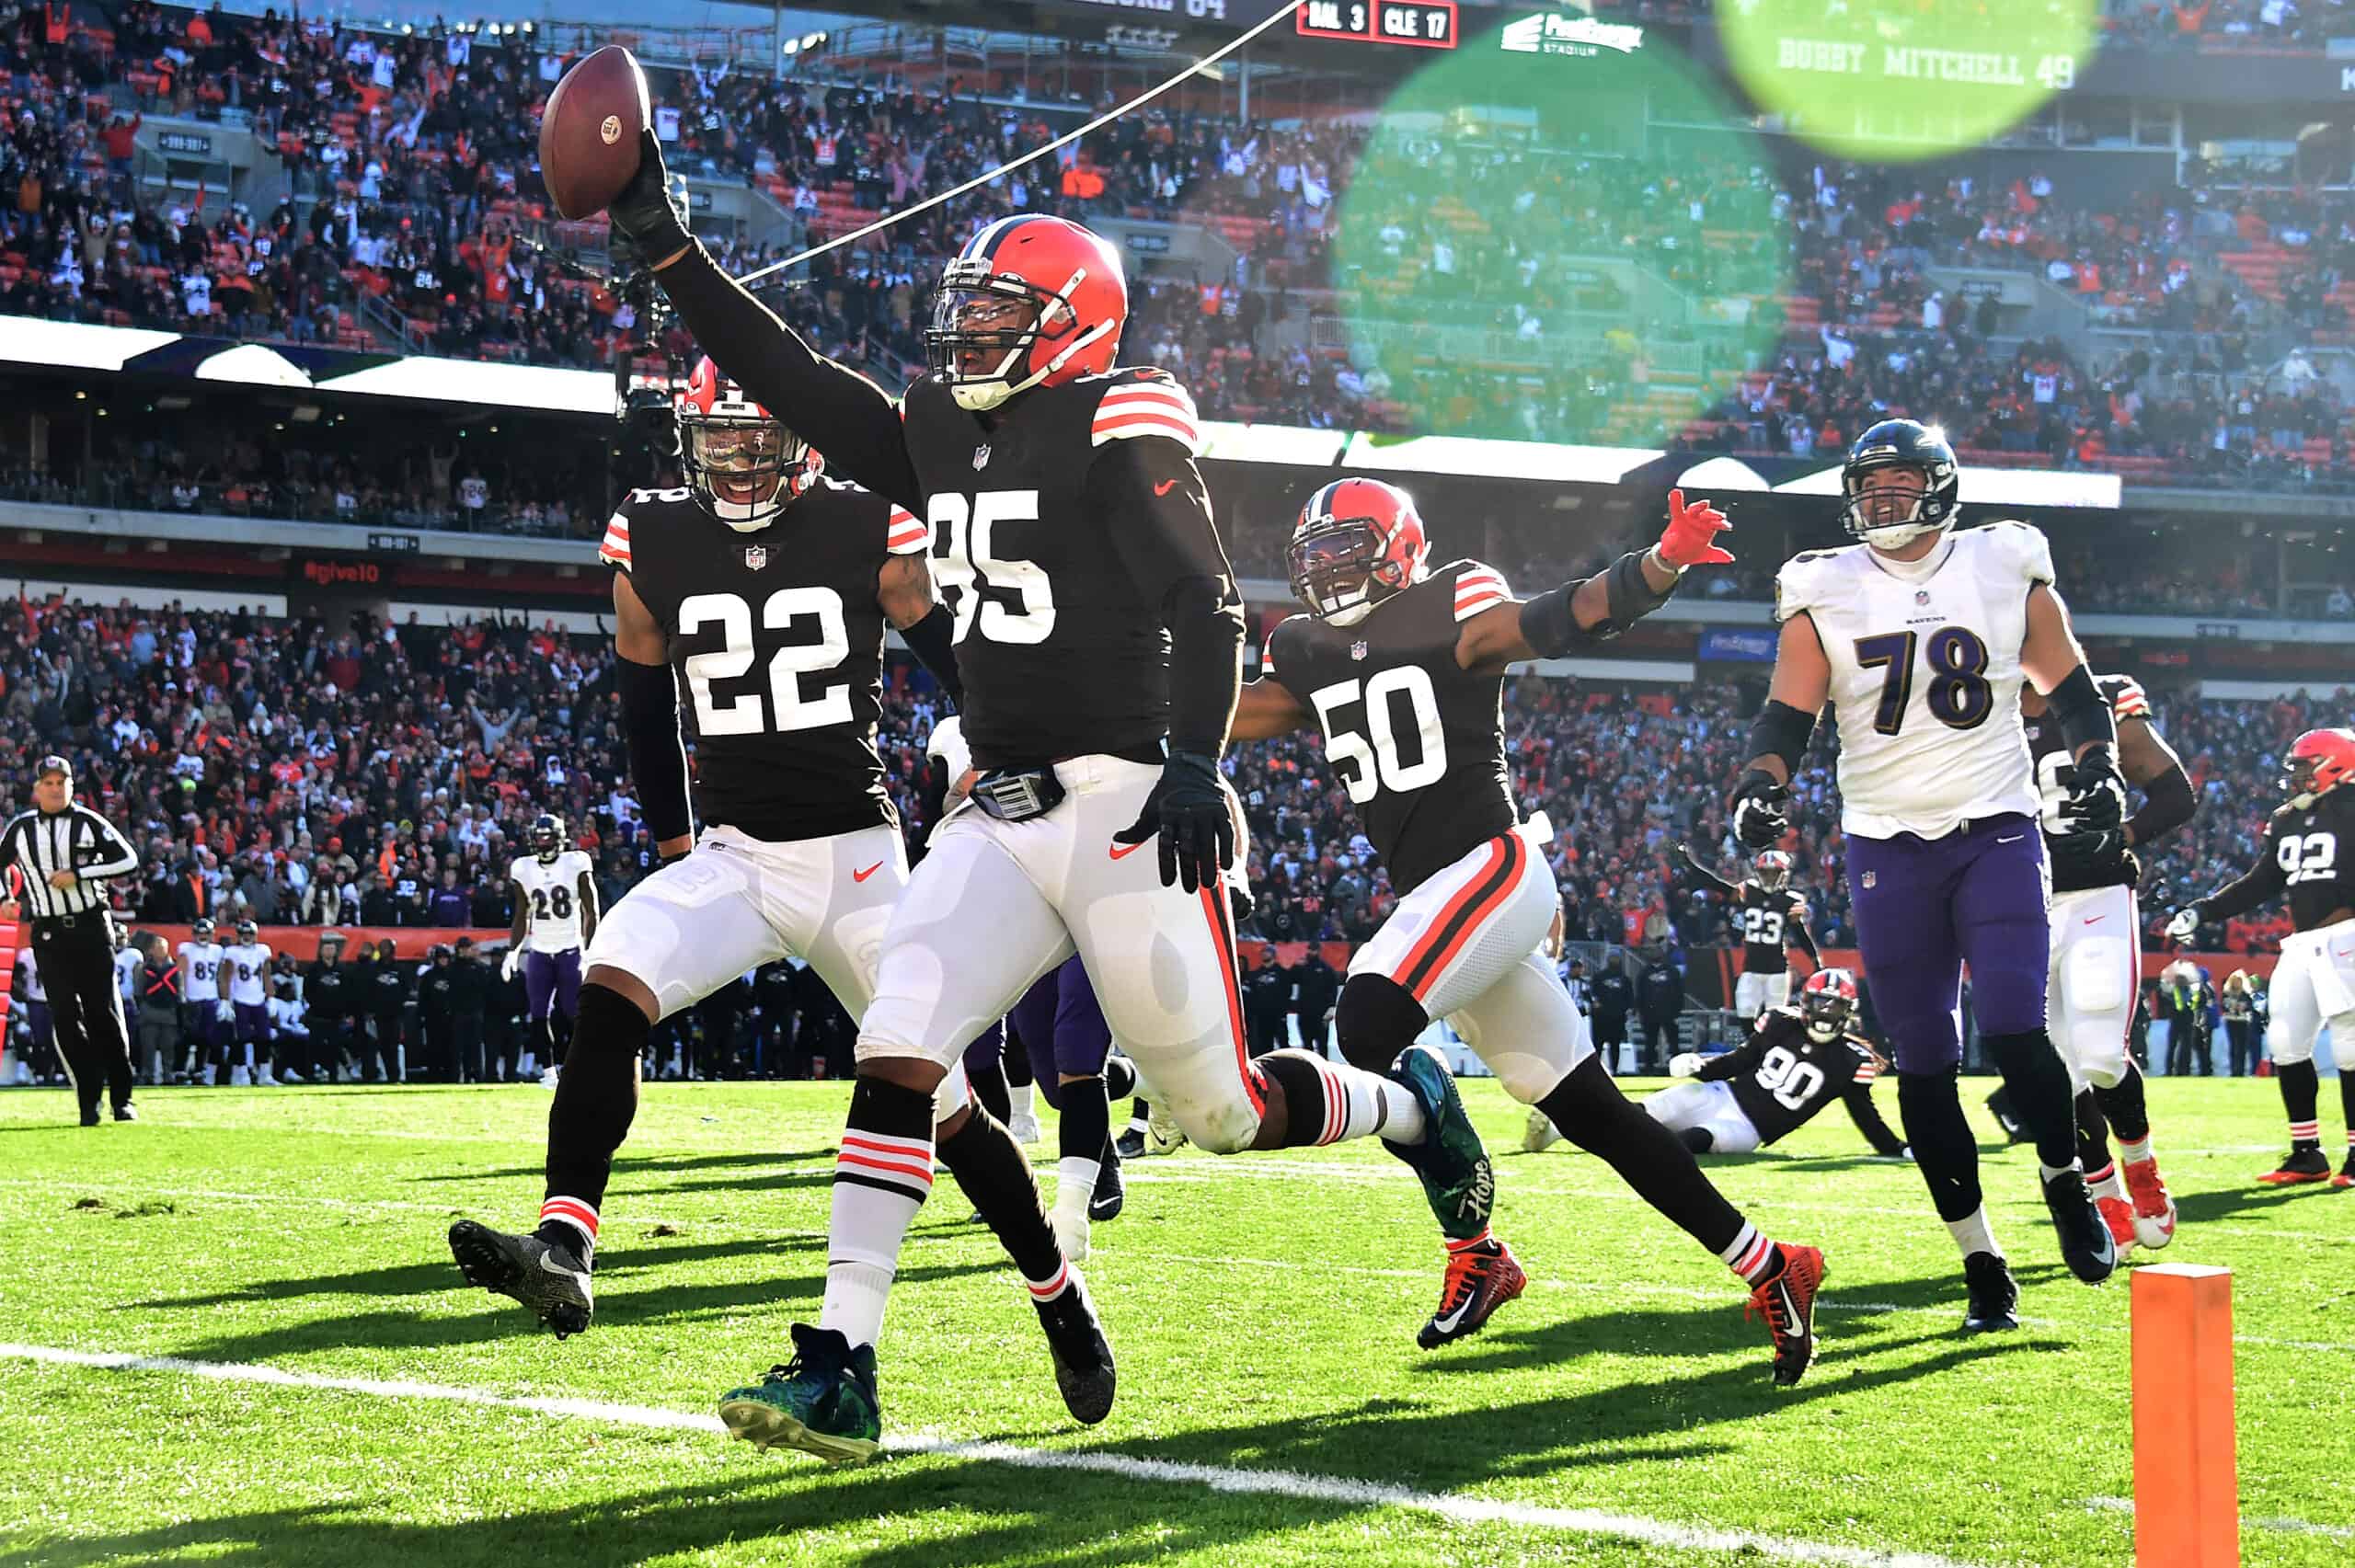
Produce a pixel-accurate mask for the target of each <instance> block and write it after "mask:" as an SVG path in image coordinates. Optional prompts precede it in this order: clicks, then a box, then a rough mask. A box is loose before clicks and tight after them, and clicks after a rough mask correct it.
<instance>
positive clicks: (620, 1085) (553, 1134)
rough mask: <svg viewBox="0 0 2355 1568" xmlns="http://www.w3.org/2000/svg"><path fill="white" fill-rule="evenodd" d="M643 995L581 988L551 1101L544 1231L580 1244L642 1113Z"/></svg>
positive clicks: (592, 1232) (585, 1247)
mask: <svg viewBox="0 0 2355 1568" xmlns="http://www.w3.org/2000/svg"><path fill="white" fill-rule="evenodd" d="M653 1027H654V1026H653V1025H652V1024H649V1023H648V1022H647V1018H646V1014H645V1013H640V1012H639V1011H638V1003H636V1002H634V1001H630V1000H629V998H627V997H626V996H624V995H622V993H621V992H619V991H617V990H613V989H612V988H610V987H607V986H602V985H592V986H583V987H581V988H580V1028H579V1031H578V1038H577V1039H576V1040H575V1042H574V1043H575V1046H576V1047H577V1048H576V1049H574V1050H573V1052H572V1053H571V1061H570V1063H569V1065H568V1066H567V1067H566V1069H565V1070H564V1072H563V1074H562V1075H561V1076H559V1077H558V1078H557V1086H556V1099H555V1101H554V1103H553V1104H550V1105H549V1106H548V1161H547V1196H546V1201H545V1202H543V1203H542V1204H541V1205H540V1227H539V1233H540V1235H541V1236H542V1237H543V1238H545V1239H546V1240H547V1241H549V1242H557V1243H559V1244H561V1245H564V1246H568V1247H572V1248H575V1249H577V1250H578V1251H579V1252H580V1255H581V1257H582V1259H583V1260H584V1261H585V1260H586V1259H587V1258H588V1256H589V1255H590V1253H591V1252H592V1250H593V1249H594V1247H595V1246H596V1242H597V1211H598V1209H599V1207H601V1206H603V1203H604V1201H605V1183H606V1182H607V1180H609V1179H610V1178H611V1177H612V1175H613V1172H614V1150H617V1149H619V1148H620V1147H621V1146H622V1139H625V1138H627V1137H628V1136H629V1124H630V1121H631V1119H632V1118H633V1117H635V1116H637V1115H638V1056H639V1053H640V1052H642V1051H643V1050H644V1049H645V1048H646V1037H647V1036H648V1035H649V1034H650V1033H651V1032H652V1030H653Z"/></svg>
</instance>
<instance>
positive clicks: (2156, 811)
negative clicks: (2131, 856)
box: [2126, 768, 2195, 850]
mask: <svg viewBox="0 0 2355 1568" xmlns="http://www.w3.org/2000/svg"><path fill="white" fill-rule="evenodd" d="M2194 805H2195V802H2194V801H2193V799H2192V795H2191V780H2190V779H2189V778H2188V777H2187V776H2186V775H2185V773H2184V771H2183V770H2182V769H2181V768H2169V769H2168V770H2167V771H2166V772H2165V773H2161V774H2160V775H2159V776H2158V777H2157V778H2154V779H2153V780H2152V781H2151V782H2150V783H2149V784H2144V785H2143V786H2142V809H2141V810H2140V811H2137V812H2136V813H2134V815H2133V816H2132V817H2131V818H2128V819H2127V823H2126V826H2127V828H2128V829H2129V830H2131V832H2132V834H2133V838H2134V847H2135V848H2136V849H2138V850H2139V849H2147V848H2148V847H2149V846H2150V844H2151V841H2153V840H2154V839H2156V838H2157V837H2158V836H2159V835H2160V834H2162V833H2171V832H2173V831H2174V830H2176V829H2177V828H2180V827H2182V826H2183V825H2184V824H2185V823H2186V822H2188V821H2190V820H2191V813H2192V809H2193V807H2194Z"/></svg>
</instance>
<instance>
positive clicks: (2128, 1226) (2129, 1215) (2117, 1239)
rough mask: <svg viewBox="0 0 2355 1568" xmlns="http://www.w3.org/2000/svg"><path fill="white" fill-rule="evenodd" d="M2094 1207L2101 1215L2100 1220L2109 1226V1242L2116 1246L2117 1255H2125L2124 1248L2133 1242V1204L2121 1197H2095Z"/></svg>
mask: <svg viewBox="0 0 2355 1568" xmlns="http://www.w3.org/2000/svg"><path fill="white" fill-rule="evenodd" d="M2094 1209H2095V1211H2096V1212H2097V1213H2098V1214H2099V1215H2100V1216H2101V1222H2102V1223H2103V1224H2104V1225H2107V1226H2108V1227H2109V1240H2110V1243H2111V1244H2112V1245H2113V1246H2115V1247H2117V1249H2118V1253H2119V1256H2120V1257H2123V1256H2125V1255H2126V1250H2127V1249H2128V1248H2129V1247H2131V1246H2132V1245H2133V1244H2134V1242H2135V1235H2134V1206H2133V1205H2132V1204H2131V1203H2129V1202H2127V1201H2126V1200H2125V1199H2124V1198H2122V1197H2097V1198H2095V1199H2094Z"/></svg>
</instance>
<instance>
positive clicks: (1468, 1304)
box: [1415, 1237, 1529, 1350]
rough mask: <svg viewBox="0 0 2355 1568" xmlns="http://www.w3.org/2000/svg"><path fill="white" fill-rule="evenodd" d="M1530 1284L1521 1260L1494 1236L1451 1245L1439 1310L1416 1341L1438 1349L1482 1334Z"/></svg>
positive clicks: (1429, 1347) (1426, 1348)
mask: <svg viewBox="0 0 2355 1568" xmlns="http://www.w3.org/2000/svg"><path fill="white" fill-rule="evenodd" d="M1528 1284H1529V1276H1527V1275H1525V1274H1523V1273H1522V1271H1521V1260H1520V1259H1519V1258H1516V1257H1514V1256H1513V1255H1512V1249H1511V1247H1508V1246H1506V1245H1505V1244H1504V1243H1503V1242H1499V1241H1497V1240H1496V1239H1494V1238H1493V1237H1491V1238H1490V1239H1488V1241H1485V1242H1473V1243H1472V1244H1471V1245H1469V1246H1464V1247H1451V1248H1449V1249H1448V1254H1447V1277H1446V1279H1445V1280H1443V1281H1442V1283H1441V1285H1440V1288H1439V1310H1438V1311H1436V1312H1433V1313H1432V1314H1431V1316H1430V1322H1427V1323H1425V1324H1424V1325H1423V1328H1422V1332H1421V1333H1418V1334H1417V1335H1416V1336H1415V1343H1416V1344H1417V1345H1421V1346H1422V1347H1423V1348H1424V1349H1425V1350H1437V1349H1438V1348H1439V1347H1440V1346H1441V1345H1446V1344H1448V1343H1449V1342H1450V1341H1453V1340H1458V1339H1463V1338H1465V1336H1467V1335H1469V1334H1475V1333H1479V1332H1480V1325H1481V1324H1483V1323H1485V1322H1488V1319H1489V1318H1490V1317H1492V1316H1494V1315H1495V1313H1496V1310H1497V1309H1498V1308H1499V1307H1501V1306H1503V1305H1504V1304H1505V1303H1506V1302H1508V1301H1510V1300H1511V1299H1513V1298H1514V1297H1516V1296H1518V1295H1520V1294H1521V1293H1522V1289H1523V1288H1525V1287H1526V1286H1527V1285H1528Z"/></svg>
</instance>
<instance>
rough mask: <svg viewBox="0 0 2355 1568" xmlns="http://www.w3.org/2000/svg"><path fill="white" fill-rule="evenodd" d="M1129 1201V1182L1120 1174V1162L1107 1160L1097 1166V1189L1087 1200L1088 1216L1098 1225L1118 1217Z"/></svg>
mask: <svg viewBox="0 0 2355 1568" xmlns="http://www.w3.org/2000/svg"><path fill="white" fill-rule="evenodd" d="M1128 1201H1129V1184H1128V1179H1127V1178H1126V1177H1124V1176H1122V1175H1121V1174H1120V1161H1119V1160H1118V1159H1112V1160H1107V1161H1105V1162H1103V1163H1102V1164H1101V1165H1098V1166H1097V1167H1096V1191H1095V1193H1094V1194H1093V1195H1092V1196H1090V1197H1089V1198H1088V1200H1087V1218H1088V1219H1090V1220H1092V1221H1094V1222H1095V1223H1097V1224H1098V1225H1101V1224H1102V1223H1103V1222H1104V1221H1106V1220H1107V1219H1118V1218H1120V1210H1121V1208H1122V1207H1124V1206H1125V1205H1126V1204H1127V1203H1128Z"/></svg>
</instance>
